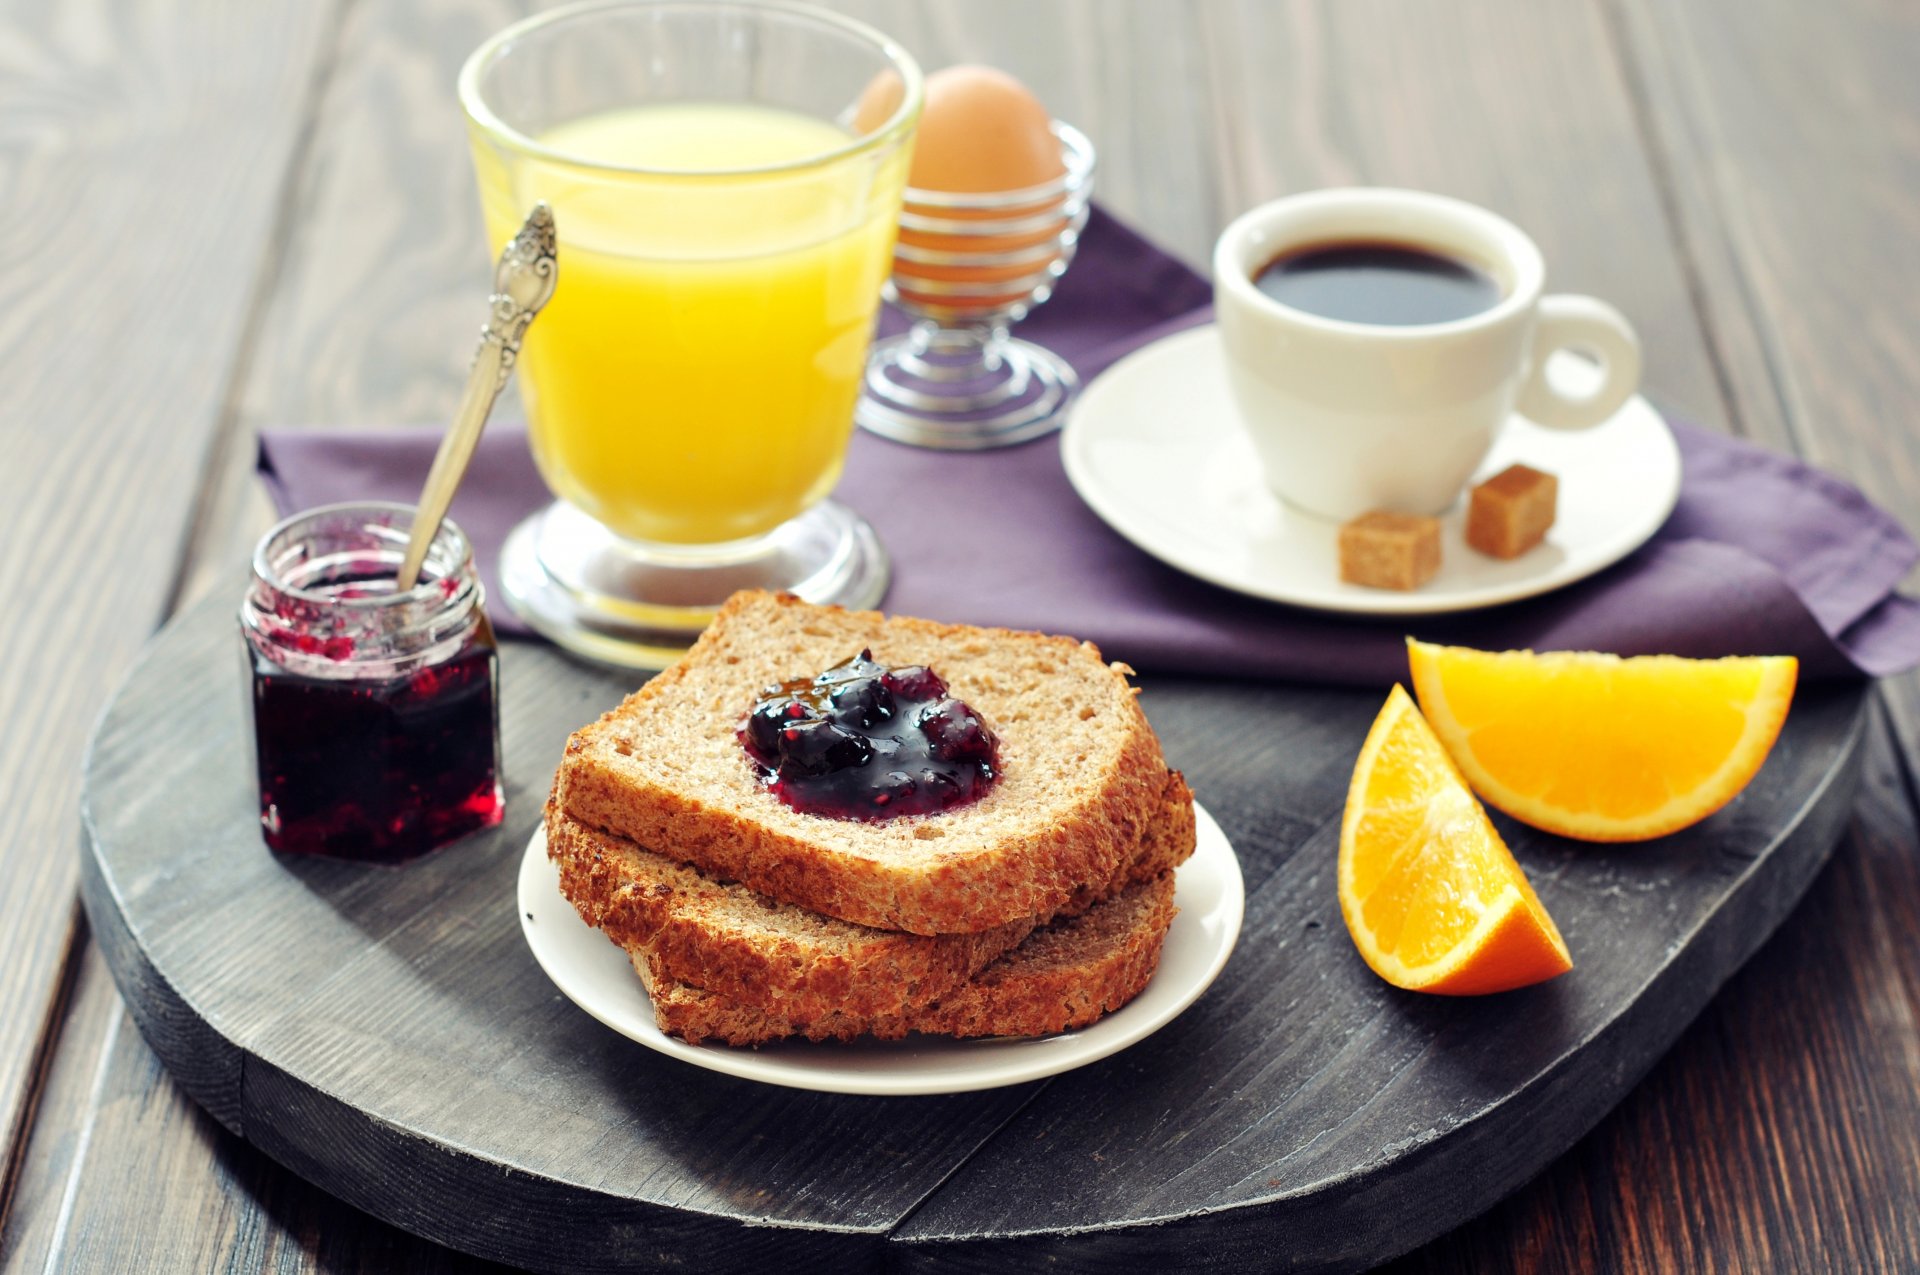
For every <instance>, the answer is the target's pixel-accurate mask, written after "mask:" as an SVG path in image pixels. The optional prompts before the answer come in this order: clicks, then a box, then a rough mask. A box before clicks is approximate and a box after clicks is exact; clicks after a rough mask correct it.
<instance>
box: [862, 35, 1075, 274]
mask: <svg viewBox="0 0 1920 1275" xmlns="http://www.w3.org/2000/svg"><path fill="white" fill-rule="evenodd" d="M900 94H901V85H900V81H899V80H898V78H897V77H894V76H892V75H891V73H886V74H883V75H881V76H880V77H879V78H877V79H876V80H874V82H873V83H872V84H870V85H868V86H867V91H866V92H865V93H863V94H862V95H861V98H860V104H859V107H858V109H857V110H856V112H855V115H854V130H855V131H856V132H860V133H866V132H871V131H872V130H873V129H874V128H877V127H878V126H879V125H880V124H881V123H883V122H884V121H885V120H886V118H887V117H888V116H889V115H891V114H892V113H893V111H894V110H895V109H896V108H897V107H898V106H899V104H900ZM1050 123H1051V119H1050V117H1049V116H1048V114H1047V109H1046V107H1044V106H1042V105H1041V104H1040V101H1039V99H1037V98H1035V97H1034V96H1033V94H1032V93H1030V92H1028V91H1027V89H1026V86H1024V85H1022V84H1021V83H1020V82H1019V81H1018V80H1016V79H1014V78H1013V77H1012V76H1010V75H1008V74H1006V73H1005V72H1003V71H996V70H994V69H992V68H991V67H984V66H955V67H948V68H947V69H946V70H944V71H936V72H935V73H934V74H932V75H930V76H928V77H927V83H926V106H925V109H924V111H923V112H922V114H921V117H920V127H919V132H918V135H917V137H916V139H915V142H914V151H913V166H912V168H911V169H910V170H909V171H908V174H907V184H908V185H909V186H910V187H911V188H912V190H923V191H939V192H945V193H954V194H982V193H993V192H997V191H1007V190H1022V189H1025V188H1027V187H1030V186H1039V185H1042V184H1044V183H1047V182H1050V181H1054V180H1055V179H1057V178H1059V177H1060V176H1061V175H1062V174H1064V173H1065V172H1066V165H1065V163H1064V162H1063V160H1062V159H1061V154H1060V142H1059V139H1057V138H1056V137H1054V135H1053V133H1052V131H1051V130H1050V128H1049V125H1050ZM1060 202H1061V201H1060V199H1059V198H1058V197H1055V198H1054V199H1051V200H1046V201H1043V202H1041V203H1039V204H1029V205H1027V206H1025V207H1022V208H1015V209H1006V210H998V209H995V210H984V209H966V210H959V209H940V208H934V207H914V205H913V203H912V191H909V193H908V203H909V207H910V208H913V210H914V211H918V212H923V213H926V214H928V215H932V216H937V217H944V218H949V219H952V220H956V221H980V222H990V221H1015V220H1021V219H1027V218H1031V217H1033V216H1034V215H1035V214H1038V213H1043V212H1045V211H1046V210H1047V209H1048V208H1050V207H1053V206H1056V205H1058V204H1059V203H1060ZM1063 225H1064V219H1061V220H1059V221H1055V222H1053V223H1051V224H1050V225H1048V226H1046V227H1045V228H1043V229H1040V230H1028V231H1025V232H1022V233H1017V234H1008V235H994V234H982V235H942V234H934V233H930V232H926V231H915V230H902V231H901V233H900V242H901V244H903V245H905V246H908V247H913V248H923V249H938V250H942V251H950V252H974V253H1004V252H1011V251H1016V250H1019V249H1024V248H1034V247H1038V246H1039V245H1042V244H1045V243H1047V242H1049V241H1050V240H1051V239H1053V238H1054V237H1055V236H1057V235H1058V234H1059V232H1060V230H1061V228H1062V226H1063ZM982 229H983V230H984V229H986V227H984V226H983V227H982ZM1046 264H1047V259H1046V258H1045V257H1044V255H1043V259H1042V260H1040V261H1038V262H1032V263H1027V264H1023V265H1015V266H1004V265H1002V266H987V265H972V264H962V265H936V264H932V263H928V262H914V261H896V262H895V265H894V283H895V286H896V287H898V288H899V290H900V293H901V295H902V297H903V298H904V299H906V300H908V301H911V302H918V303H920V304H922V305H935V306H945V307H948V308H951V309H955V310H988V309H993V308H996V307H998V306H1002V305H1006V304H1008V303H1010V302H1014V301H1018V300H1020V299H1021V298H1022V297H1024V296H1025V295H1026V291H1027V289H1025V288H1019V289H1017V290H1012V291H1008V292H1005V293H995V294H993V295H988V296H980V297H942V296H938V295H936V294H933V293H927V292H924V291H921V290H916V289H915V288H914V287H913V281H914V280H916V279H923V280H941V281H947V282H967V283H976V284H977V283H993V282H1004V281H1010V280H1017V279H1022V278H1024V277H1026V276H1028V275H1030V274H1032V273H1034V272H1035V271H1038V270H1041V269H1044V268H1045V266H1046Z"/></svg>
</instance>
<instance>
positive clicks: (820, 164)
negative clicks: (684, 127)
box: [459, 0, 924, 179]
mask: <svg viewBox="0 0 1920 1275" xmlns="http://www.w3.org/2000/svg"><path fill="white" fill-rule="evenodd" d="M639 9H655V10H663V9H684V10H686V11H688V12H693V13H701V14H713V13H720V12H724V11H727V10H733V11H735V12H745V13H754V12H759V13H778V14H784V15H786V16H788V17H793V18H801V19H805V20H806V21H809V22H813V23H815V24H817V25H819V26H822V27H827V28H830V29H833V30H837V31H839V32H841V33H843V34H846V35H851V36H854V37H856V38H858V39H860V40H864V41H866V42H867V43H869V44H871V45H872V46H874V48H875V49H877V50H878V51H879V53H880V55H881V56H882V57H883V58H885V59H886V61H887V62H888V63H889V64H890V66H891V67H892V69H893V70H894V71H895V72H896V73H897V74H898V75H899V76H900V80H901V84H902V87H903V89H904V91H903V92H902V93H901V95H900V102H899V104H898V105H897V106H895V107H894V110H893V113H892V114H891V115H889V116H888V117H887V118H886V121H885V122H884V123H882V124H881V125H880V126H879V127H878V128H876V129H874V130H873V131H872V132H871V133H868V134H866V135H865V136H864V137H852V138H849V139H848V140H847V143H846V145H844V146H837V147H835V148H833V149H832V150H826V151H821V152H820V153H818V154H816V155H809V156H807V157H806V158H804V159H797V160H789V161H787V162H784V163H779V164H764V165H756V166H751V167H746V168H691V169H689V168H647V167H642V166H640V165H635V164H611V163H606V162H604V161H600V160H592V159H587V158H585V157H584V156H580V155H574V154H570V153H569V152H567V151H564V150H559V149H556V148H554V147H551V146H548V145H545V144H544V143H542V142H540V141H537V140H535V139H534V138H532V137H529V136H527V134H525V133H523V132H521V131H520V130H519V129H517V128H514V127H513V126H512V125H510V124H508V123H507V122H506V121H505V120H503V119H501V118H500V116H499V115H498V113H496V112H495V111H494V109H493V107H492V106H491V105H490V104H489V103H488V102H487V100H486V94H485V93H484V92H483V91H482V90H481V87H480V81H481V78H482V76H484V75H485V74H486V72H487V70H488V69H489V68H490V67H491V66H492V65H493V63H494V62H495V61H497V60H498V58H499V57H500V56H501V55H502V54H503V53H505V52H506V51H507V50H508V49H509V48H510V47H511V46H512V45H513V43H514V42H515V41H517V40H520V39H522V38H524V37H526V36H528V35H531V34H533V33H535V32H538V31H541V30H544V29H545V28H548V27H553V26H559V25H561V24H562V23H566V22H571V21H574V20H576V19H579V18H584V17H588V16H590V15H593V14H598V13H607V12H615V11H619V10H639ZM459 96H460V106H461V109H463V110H464V111H465V112H466V114H467V118H468V119H469V120H470V121H471V122H472V123H473V124H474V125H476V126H477V127H479V128H480V129H482V130H484V131H485V132H486V133H487V135H488V136H490V137H492V138H494V139H495V140H496V141H499V142H501V143H503V144H505V145H507V146H510V147H512V148H513V149H514V150H517V151H520V152H521V153H522V154H526V155H530V156H533V157H534V158H537V159H541V160H544V161H546V162H548V163H553V164H559V165H563V166H565V167H568V168H575V169H582V170H587V171H592V172H603V173H624V174H630V175H632V176H636V177H673V178H688V177H695V178H699V177H710V178H716V179H725V178H740V177H762V176H766V177H772V176H780V175H783V174H789V173H803V172H807V171H810V170H814V169H823V168H829V167H832V166H833V165H835V164H837V163H840V162H842V161H843V160H847V159H850V158H852V157H854V156H856V155H861V154H865V153H867V152H869V151H877V150H880V149H882V148H884V147H886V146H889V145H892V144H893V143H895V142H897V141H899V140H900V138H902V137H904V136H905V135H906V133H907V132H908V130H909V129H910V128H911V127H912V125H913V122H914V120H915V119H917V118H918V117H919V114H920V107H921V101H922V98H923V96H924V89H923V86H922V76H921V73H920V64H919V63H918V62H916V61H915V60H914V58H913V55H912V54H910V53H908V52H907V51H906V49H905V48H904V47H903V46H902V45H901V44H900V43H899V42H898V41H896V40H894V39H892V38H891V37H889V36H887V35H885V34H883V33H881V32H880V31H878V30H876V29H874V28H873V27H870V26H868V25H867V24H866V23H864V22H860V21H858V20H856V19H854V18H849V17H846V16H845V15H843V14H838V13H834V12H832V11H830V10H827V9H822V8H818V7H816V6H814V5H810V4H795V3H792V2H791V0H579V3H575V4H568V5H562V6H561V7H560V8H557V9H552V10H549V11H548V12H546V13H541V14H535V15H534V16H532V17H529V18H522V19H521V20H520V21H518V22H516V23H514V24H513V25H511V26H509V27H506V28H505V29H503V30H501V31H499V32H496V33H495V34H494V35H492V36H490V37H489V38H488V39H487V40H486V41H484V42H483V43H482V44H481V45H480V47H479V48H477V49H475V50H474V51H473V52H472V53H471V54H470V55H469V56H468V57H467V60H466V62H465V63H464V64H463V65H462V66H461V68H460V78H459Z"/></svg>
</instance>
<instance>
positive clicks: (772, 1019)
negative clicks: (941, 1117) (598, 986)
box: [632, 873, 1177, 1045]
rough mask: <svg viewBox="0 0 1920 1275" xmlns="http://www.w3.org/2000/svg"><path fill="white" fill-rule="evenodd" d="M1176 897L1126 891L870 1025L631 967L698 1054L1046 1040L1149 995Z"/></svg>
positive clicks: (658, 1015)
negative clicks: (794, 1042)
mask: <svg viewBox="0 0 1920 1275" xmlns="http://www.w3.org/2000/svg"><path fill="white" fill-rule="evenodd" d="M1173 894H1174V888H1173V874H1172V873H1164V874H1162V875H1161V876H1158V877H1156V878H1154V879H1152V880H1151V881H1147V882H1144V883H1141V884H1136V885H1132V886H1129V887H1128V889H1127V890H1126V891H1125V892H1124V893H1122V894H1120V895H1118V896H1116V897H1114V898H1112V899H1109V900H1106V901H1105V902H1102V903H1100V904H1097V905H1095V906H1094V907H1093V908H1092V909H1091V910H1090V911H1088V912H1086V913H1085V914H1083V915H1081V916H1079V917H1075V918H1070V919H1066V920H1062V921H1058V922H1056V923H1055V924H1054V925H1051V926H1048V927H1044V928H1042V929H1039V930H1036V931H1034V933H1033V934H1032V935H1031V936H1030V937H1029V938H1028V939H1027V940H1026V942H1025V943H1023V944H1021V945H1020V946H1019V947H1017V948H1015V949H1014V950H1013V951H1011V952H1008V953H1007V954H1006V955H1004V956H1002V957H1000V958H999V959H998V960H997V961H995V962H994V963H993V964H991V965H989V966H987V968H986V969H984V970H982V971H981V973H980V974H979V975H978V976H976V977H975V978H974V979H973V980H972V981H970V982H968V983H966V984H963V985H962V986H961V987H960V988H958V989H956V990H955V991H954V992H953V993H952V994H951V995H950V996H948V997H946V998H944V999H943V1000H941V1001H939V1002H936V1003H935V1004H933V1005H930V1006H927V1007H925V1008H921V1009H915V1010H910V1011H908V1012H906V1013H904V1014H898V1015H888V1016H883V1017H879V1018H873V1019H863V1018H859V1017H856V1016H853V1015H849V1014H845V1013H841V1012H837V1011H835V1012H829V1013H826V1014H822V1015H818V1016H814V1017H802V1016H793V1015H783V1014H777V1013H770V1012H768V1011H766V1010H763V1009H757V1008H754V1007H751V1006H744V1005H739V1004H736V1003H733V1002H730V1001H728V1000H727V998H726V997H724V996H719V995H716V994H714V993H712V992H709V991H707V990H706V989H704V988H701V987H697V986H694V985H692V984H690V983H685V982H680V981H676V980H674V979H672V978H669V977H667V976H665V975H664V974H662V973H661V972H660V970H659V969H658V968H656V966H655V964H654V962H652V961H651V960H650V959H649V958H648V957H647V956H646V955H645V954H644V953H633V954H632V959H633V965H634V969H635V971H636V972H637V973H638V974H639V975H640V978H641V981H642V982H643V983H644V984H645V985H646V988H647V993H648V995H649V996H650V997H651V998H652V1001H653V1008H654V1018H655V1021H656V1022H658V1023H659V1025H660V1029H661V1030H662V1031H665V1032H668V1033H670V1034H672V1035H675V1036H679V1037H681V1038H682V1039H684V1040H686V1041H688V1042H689V1043H691V1044H696V1045H697V1044H700V1043H701V1042H702V1041H705V1040H710V1039H711V1040H720V1041H724V1042H725V1043H727V1044H729V1045H758V1044H764V1043H766V1042H768V1041H772V1040H780V1039H784V1038H787V1037H791V1036H804V1037H805V1038H807V1039H808V1040H814V1041H822V1040H850V1039H852V1038H854V1037H856V1036H863V1035H870V1036H876V1037H879V1038H881V1039H898V1038H899V1037H902V1036H905V1035H907V1034H908V1033H909V1032H923V1033H927V1034H931V1035H941V1036H957V1037H972V1036H1044V1035H1051V1034H1053V1033H1055V1032H1062V1031H1069V1030H1072V1029H1073V1028H1076V1027H1084V1026H1086V1025H1087V1024H1088V1023H1091V1022H1093V1021H1094V1020H1095V1019H1097V1018H1099V1017H1101V1016H1102V1015H1104V1014H1109V1013H1112V1012H1113V1011H1114V1010H1116V1009H1119V1008H1121V1007H1122V1006H1123V1005H1125V1004H1126V1003H1127V1002H1129V1001H1131V1000H1132V999H1133V998H1134V997H1135V996H1138V995H1139V994H1140V992H1141V991H1142V990H1144V989H1145V987H1146V985H1147V983H1148V982H1149V981H1151V979H1152V978H1153V973H1154V971H1155V970H1156V969H1157V968H1158V967H1159V963H1160V952H1161V949H1162V947H1163V946H1164V944H1165V941H1166V936H1167V929H1168V927H1169V926H1170V925H1171V924H1172V922H1173V916H1174V913H1175V912H1176V911H1177V909H1176V908H1175V907H1174V903H1173Z"/></svg>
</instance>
